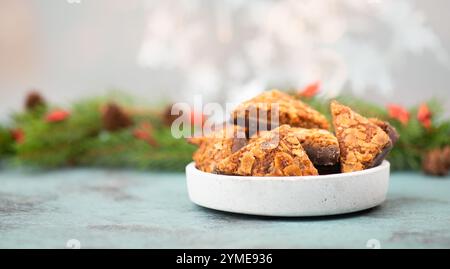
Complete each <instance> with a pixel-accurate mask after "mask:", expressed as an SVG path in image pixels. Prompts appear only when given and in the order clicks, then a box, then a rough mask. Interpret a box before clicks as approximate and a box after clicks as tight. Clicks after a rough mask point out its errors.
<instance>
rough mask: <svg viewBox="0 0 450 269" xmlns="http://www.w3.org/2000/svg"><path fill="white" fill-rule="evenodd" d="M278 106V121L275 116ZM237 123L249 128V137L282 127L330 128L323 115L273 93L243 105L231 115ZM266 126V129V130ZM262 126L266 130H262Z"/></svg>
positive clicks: (264, 93) (284, 96) (294, 100)
mask: <svg viewBox="0 0 450 269" xmlns="http://www.w3.org/2000/svg"><path fill="white" fill-rule="evenodd" d="M276 105H277V106H278V115H279V116H278V119H272V116H273V115H272V113H273V112H274V111H275V110H276ZM232 120H233V123H234V124H237V125H240V126H243V127H245V128H247V129H248V135H249V137H250V136H252V135H253V134H254V133H256V132H257V131H261V130H262V131H265V130H271V129H273V128H276V127H278V126H279V125H283V124H288V125H290V126H292V127H303V128H319V129H328V128H329V124H328V121H327V119H326V117H325V116H324V115H322V114H321V113H320V112H318V111H317V110H315V109H313V108H312V107H310V106H309V105H307V104H305V103H303V102H302V101H300V100H297V99H295V98H294V97H292V96H290V95H289V94H286V93H283V92H281V91H278V90H271V91H266V92H263V93H261V94H260V95H258V96H256V97H254V98H252V99H250V100H248V101H246V102H244V103H242V104H240V105H239V106H237V107H236V109H235V110H234V111H233V112H232ZM266 125H267V128H264V127H265V126H266ZM261 126H263V128H261Z"/></svg>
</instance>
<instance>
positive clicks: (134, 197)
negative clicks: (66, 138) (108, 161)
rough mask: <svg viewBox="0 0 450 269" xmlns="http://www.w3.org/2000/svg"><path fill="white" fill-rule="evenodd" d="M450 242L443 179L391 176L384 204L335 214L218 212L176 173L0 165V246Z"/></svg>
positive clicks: (449, 185) (448, 192)
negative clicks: (195, 199) (198, 200)
mask: <svg viewBox="0 0 450 269" xmlns="http://www.w3.org/2000/svg"><path fill="white" fill-rule="evenodd" d="M368 245H370V247H381V248H441V247H443V248H450V178H449V177H447V178H433V177H426V176H424V175H421V174H418V173H393V174H392V175H391V186H390V191H389V194H388V199H387V201H386V202H385V203H384V204H383V205H381V206H379V207H377V208H374V209H371V210H368V211H364V212H361V213H354V214H348V215H341V216H333V217H316V218H267V217H255V216H246V215H239V214H229V213H222V212H218V211H213V210H209V209H205V208H202V207H199V206H196V205H194V204H192V203H191V202H190V201H189V198H188V195H187V191H186V184H185V177H184V175H183V174H159V173H146V172H135V171H123V170H91V169H75V170H64V171H54V172H45V173H35V172H26V171H19V170H6V171H5V170H4V171H0V247H1V248H66V247H68V246H69V247H81V248H367V247H368Z"/></svg>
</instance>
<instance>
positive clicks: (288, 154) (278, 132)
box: [216, 125, 318, 176]
mask: <svg viewBox="0 0 450 269" xmlns="http://www.w3.org/2000/svg"><path fill="white" fill-rule="evenodd" d="M216 172H217V173H220V174H228V175H241V176H306V175H318V172H317V169H316V168H315V167H314V166H313V164H312V163H311V161H310V160H309V158H308V155H306V152H305V151H304V150H303V147H302V146H301V144H300V142H299V141H298V139H297V137H296V136H295V134H294V133H293V132H292V130H291V128H290V127H289V126H288V125H282V126H280V127H278V128H276V129H274V130H272V131H270V132H265V133H264V134H262V135H261V136H259V137H257V138H254V139H252V141H251V142H250V143H249V144H247V145H246V146H244V147H243V148H241V149H240V150H238V151H237V152H235V153H233V154H232V155H230V156H229V157H227V158H226V159H224V160H222V161H221V162H219V164H218V165H217V167H216Z"/></svg>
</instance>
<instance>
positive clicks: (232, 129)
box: [189, 90, 398, 176]
mask: <svg viewBox="0 0 450 269" xmlns="http://www.w3.org/2000/svg"><path fill="white" fill-rule="evenodd" d="M330 109H331V114H332V119H333V122H332V123H333V124H332V125H333V130H334V133H333V132H331V131H330V124H329V123H328V121H327V118H326V117H325V116H324V115H323V114H321V113H320V112H318V111H316V110H314V109H313V108H312V107H310V106H308V105H307V104H305V103H303V102H302V101H300V100H297V99H295V98H294V97H292V96H290V95H288V94H285V93H282V92H280V91H278V90H272V91H268V92H264V93H262V94H260V95H258V96H257V97H255V98H253V99H251V100H248V101H246V102H244V103H242V104H240V105H239V106H238V107H237V108H236V109H235V110H234V111H233V113H232V120H231V122H229V123H224V124H221V125H219V126H216V127H215V128H213V130H212V131H211V132H210V133H209V134H207V135H205V136H203V137H197V138H191V139H189V142H191V143H192V144H195V145H197V146H198V150H197V151H196V152H195V153H194V156H193V159H194V161H195V163H196V167H197V168H198V169H199V170H202V171H204V172H208V173H217V174H226V175H240V176H307V175H319V174H320V175H322V174H330V173H339V172H342V173H347V172H353V171H360V170H364V169H368V168H371V167H374V166H377V165H379V164H380V163H381V162H382V161H383V159H384V158H385V157H386V155H387V154H388V153H389V151H390V150H391V149H392V147H393V145H394V143H395V142H396V141H397V139H398V134H397V132H396V130H395V129H394V128H393V127H392V126H390V125H389V124H388V123H386V122H384V121H381V120H378V119H374V118H370V119H369V118H365V117H363V116H361V115H359V114H358V113H356V112H354V111H353V110H352V109H351V108H349V107H347V106H344V105H342V104H340V103H338V102H337V101H332V102H331V105H330ZM274 112H276V113H274ZM274 115H275V116H274Z"/></svg>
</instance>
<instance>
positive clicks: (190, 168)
mask: <svg viewBox="0 0 450 269" xmlns="http://www.w3.org/2000/svg"><path fill="white" fill-rule="evenodd" d="M383 169H388V170H390V163H389V161H387V160H383V162H382V163H381V164H380V165H378V166H375V167H372V168H369V169H364V170H361V171H355V172H348V173H337V174H329V175H317V176H267V177H265V176H236V175H222V174H214V173H208V172H204V171H201V170H199V169H197V167H195V162H190V163H189V164H188V165H187V166H186V174H187V173H189V172H193V173H197V174H200V175H208V176H214V177H216V178H223V179H232V180H242V181H245V180H257V181H274V180H276V181H310V180H327V179H346V178H352V177H354V176H363V175H367V174H372V173H376V172H378V171H380V170H383Z"/></svg>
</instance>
